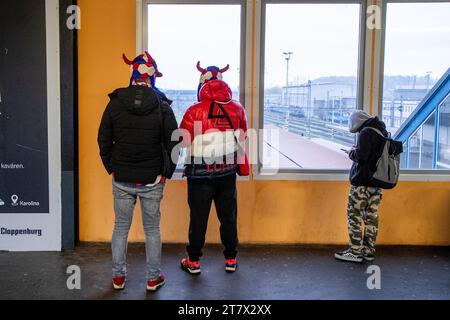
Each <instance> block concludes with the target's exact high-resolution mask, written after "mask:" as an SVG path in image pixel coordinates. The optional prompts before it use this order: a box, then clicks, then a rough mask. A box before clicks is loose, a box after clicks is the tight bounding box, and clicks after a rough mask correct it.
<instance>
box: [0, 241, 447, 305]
mask: <svg viewBox="0 0 450 320" xmlns="http://www.w3.org/2000/svg"><path fill="white" fill-rule="evenodd" d="M341 248H342V247H339V248H337V247H331V246H324V247H275V246H244V247H241V248H240V249H241V250H240V255H239V258H240V269H239V271H238V272H237V273H235V274H226V273H225V272H224V270H223V260H222V256H221V248H220V247H218V246H208V247H207V248H206V250H205V257H204V259H203V260H202V263H203V265H202V275H201V276H199V277H192V276H190V275H188V274H186V273H184V272H182V271H181V270H180V268H179V259H180V258H182V257H183V256H184V246H182V245H166V246H164V249H163V272H164V273H165V275H166V276H167V284H166V286H165V287H164V288H162V289H161V290H160V291H158V292H157V293H146V291H145V268H144V264H145V257H144V247H143V245H141V244H134V245H130V247H129V252H128V263H129V268H128V272H129V276H128V281H127V287H126V289H125V290H124V291H122V292H115V291H113V290H112V289H111V278H110V264H111V262H110V259H111V255H110V248H109V246H108V245H105V244H82V245H80V246H79V247H77V249H76V250H75V251H66V252H63V253H7V252H0V288H1V290H0V299H163V300H166V299H170V300H197V299H199V300H205V299H208V300H219V299H220V300H222V299H231V300H242V299H244V300H281V299H286V300H298V299H302V300H303V299H308V300H309V299H327V300H328V299H333V300H334V299H445V300H449V299H450V248H448V247H380V248H379V249H378V259H377V260H376V262H375V263H374V264H376V265H377V266H379V267H380V268H381V290H369V289H367V285H366V282H367V278H368V277H369V274H367V273H366V271H367V268H368V266H370V264H367V263H365V264H348V263H343V262H338V261H335V260H334V258H333V253H334V252H335V251H336V250H338V249H341ZM69 265H78V266H79V267H80V268H81V274H82V278H81V285H82V288H81V290H79V291H70V290H68V289H67V286H66V280H67V277H68V275H67V274H66V268H67V266H69Z"/></svg>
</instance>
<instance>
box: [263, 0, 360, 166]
mask: <svg viewBox="0 0 450 320" xmlns="http://www.w3.org/2000/svg"><path fill="white" fill-rule="evenodd" d="M359 26H360V6H359V5H358V4H267V7H266V30H265V36H266V38H265V65H264V84H265V87H264V128H265V129H268V130H270V129H276V130H278V131H279V132H278V134H277V135H273V134H272V135H269V134H268V133H267V132H265V139H264V150H263V151H264V152H265V153H264V154H266V152H267V153H270V152H272V153H276V154H277V156H275V158H277V159H278V165H279V169H349V168H350V166H351V161H350V160H349V159H348V156H347V155H346V154H345V153H344V152H343V151H342V150H341V149H349V148H350V147H351V146H352V145H353V144H354V143H355V136H354V135H352V134H350V133H349V131H348V127H347V126H348V125H347V121H348V117H349V115H350V114H351V112H352V111H354V110H355V109H356V108H357V105H356V99H357V91H358V85H357V84H358V53H359ZM269 136H270V137H271V138H270V139H269ZM275 136H276V137H277V138H276V139H274V137H275ZM269 158H274V157H269ZM263 166H264V168H267V167H270V168H273V165H272V163H269V160H268V158H267V157H263Z"/></svg>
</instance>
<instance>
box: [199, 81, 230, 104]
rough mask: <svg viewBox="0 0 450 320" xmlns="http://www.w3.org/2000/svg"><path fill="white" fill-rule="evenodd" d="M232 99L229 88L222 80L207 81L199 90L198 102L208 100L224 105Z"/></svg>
mask: <svg viewBox="0 0 450 320" xmlns="http://www.w3.org/2000/svg"><path fill="white" fill-rule="evenodd" d="M232 99H233V94H232V93H231V89H230V87H229V86H228V84H226V82H224V81H222V80H212V81H208V82H207V83H205V84H204V85H203V87H202V88H201V89H200V101H203V100H210V101H216V102H219V103H223V104H226V103H228V102H230V101H231V100H232Z"/></svg>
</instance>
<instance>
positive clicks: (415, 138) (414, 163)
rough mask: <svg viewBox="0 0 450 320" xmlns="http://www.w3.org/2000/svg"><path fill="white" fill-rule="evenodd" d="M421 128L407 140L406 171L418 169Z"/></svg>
mask: <svg viewBox="0 0 450 320" xmlns="http://www.w3.org/2000/svg"><path fill="white" fill-rule="evenodd" d="M421 134H422V127H421V128H419V130H417V131H416V133H414V134H413V135H412V136H411V137H410V138H409V143H408V144H409V150H408V169H419V168H420V166H419V165H420V141H421V139H420V138H421Z"/></svg>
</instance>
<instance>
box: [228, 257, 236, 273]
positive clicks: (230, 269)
mask: <svg viewBox="0 0 450 320" xmlns="http://www.w3.org/2000/svg"><path fill="white" fill-rule="evenodd" d="M237 267H238V263H237V260H236V259H225V271H226V272H228V273H233V272H236V270H237Z"/></svg>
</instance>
